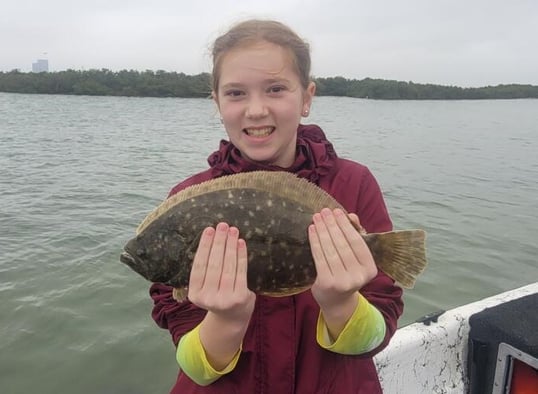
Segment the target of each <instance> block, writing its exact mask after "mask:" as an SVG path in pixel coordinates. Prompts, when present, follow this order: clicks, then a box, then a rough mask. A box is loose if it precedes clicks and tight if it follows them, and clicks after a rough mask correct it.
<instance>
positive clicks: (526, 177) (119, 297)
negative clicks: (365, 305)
mask: <svg viewBox="0 0 538 394" xmlns="http://www.w3.org/2000/svg"><path fill="white" fill-rule="evenodd" d="M312 112H313V114H312V116H311V117H310V118H309V121H311V122H314V123H318V124H320V125H321V126H322V127H323V128H324V129H325V130H326V132H327V134H328V135H329V137H330V139H331V140H332V141H333V143H334V145H335V148H336V150H337V152H338V153H339V154H340V155H341V156H345V157H348V158H351V159H354V160H356V161H359V162H362V163H365V164H367V165H368V166H369V167H370V168H371V170H372V171H373V172H374V174H375V176H376V177H377V179H378V181H379V183H380V184H381V187H382V189H383V190H384V193H385V197H386V202H387V205H388V207H389V211H390V213H391V216H392V218H393V222H394V225H395V227H396V228H414V227H415V228H424V229H426V230H427V231H428V241H427V242H428V257H429V261H430V266H429V268H428V270H427V271H426V272H425V274H423V276H421V277H420V279H419V281H418V283H417V286H416V288H415V289H414V290H412V291H409V292H407V293H406V296H405V301H406V311H405V314H404V316H403V318H402V319H401V322H400V323H401V325H404V324H407V323H410V322H413V321H414V320H415V319H417V318H418V317H420V316H422V315H424V314H426V313H429V312H432V311H436V310H439V309H449V308H452V307H455V306H458V305H461V304H464V303H467V302H471V301H475V300H478V299H480V298H483V297H486V296H489V295H493V294H495V293H498V292H501V291H504V290H509V289H512V288H515V287H519V286H522V285H525V284H528V283H531V282H534V281H536V280H538V268H537V267H538V261H537V259H536V256H537V255H538V246H537V244H536V242H535V239H536V233H537V227H538V226H537V225H536V221H537V218H538V215H537V213H538V198H537V196H538V183H537V181H536V180H537V179H538V100H506V101H449V102H447V101H425V102H414V101H371V100H360V99H349V98H317V99H316V100H315V102H314V106H313V111H312ZM223 135H224V134H223V130H222V126H221V125H220V122H219V120H218V115H217V113H216V111H215V108H214V106H213V104H212V102H211V101H210V100H189V99H153V98H105V97H68V96H41V95H15V94H1V93H0V300H1V302H0V392H1V393H10V394H11V393H16V394H18V393H28V392H34V391H39V392H41V393H64V392H76V393H111V394H112V393H133V394H137V393H164V392H167V390H168V389H169V387H170V386H171V385H172V384H173V382H174V380H175V376H176V372H177V367H176V364H175V359H174V348H173V345H172V342H171V340H170V338H169V335H168V332H166V331H164V330H160V329H159V328H158V327H157V326H156V325H155V324H154V323H153V321H152V320H151V317H150V312H151V306H152V302H151V300H150V299H149V296H148V292H147V290H148V283H147V282H146V281H145V280H144V279H142V278H140V277H139V276H138V275H136V274H135V273H134V272H132V271H130V270H129V269H128V268H127V267H125V266H123V265H122V264H120V263H119V262H118V255H119V252H120V249H121V247H122V246H123V244H124V242H125V241H126V240H127V239H128V238H129V237H130V236H131V235H132V233H133V231H134V229H135V227H136V226H137V225H138V223H139V222H140V220H141V219H142V218H143V217H144V216H145V214H146V213H147V212H149V211H150V210H151V209H153V207H155V206H156V205H157V204H158V203H159V202H160V201H162V199H163V198H164V197H165V196H166V194H167V192H168V190H169V189H170V188H171V187H172V186H173V185H175V184H176V183H177V182H178V181H179V180H182V179H183V178H185V177H186V176H188V175H190V174H192V173H194V172H196V171H200V170H202V169H204V168H206V161H205V160H206V157H207V156H208V154H209V153H211V152H212V151H213V150H214V149H215V148H216V147H217V141H218V140H219V139H220V138H221V137H223Z"/></svg>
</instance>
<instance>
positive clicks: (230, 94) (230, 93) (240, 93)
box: [224, 89, 245, 98]
mask: <svg viewBox="0 0 538 394" xmlns="http://www.w3.org/2000/svg"><path fill="white" fill-rule="evenodd" d="M244 94H245V92H243V91H242V90H239V89H230V90H226V91H225V92H224V95H225V96H228V97H232V98H237V97H241V96H243V95H244Z"/></svg>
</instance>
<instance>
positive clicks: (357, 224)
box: [348, 213, 367, 235]
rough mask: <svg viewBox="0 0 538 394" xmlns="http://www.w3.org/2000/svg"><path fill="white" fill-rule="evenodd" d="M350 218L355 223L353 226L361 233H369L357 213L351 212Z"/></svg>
mask: <svg viewBox="0 0 538 394" xmlns="http://www.w3.org/2000/svg"><path fill="white" fill-rule="evenodd" d="M348 218H349V220H350V222H351V223H352V224H353V227H355V229H356V230H357V231H358V232H359V233H360V234H361V235H365V234H366V233H367V232H366V230H365V229H364V227H362V225H361V222H360V220H359V217H358V216H357V215H356V214H355V213H349V214H348Z"/></svg>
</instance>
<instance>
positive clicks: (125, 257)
mask: <svg viewBox="0 0 538 394" xmlns="http://www.w3.org/2000/svg"><path fill="white" fill-rule="evenodd" d="M120 261H121V262H122V263H123V264H127V265H128V266H129V267H135V266H136V259H135V258H134V257H133V255H132V254H131V253H129V252H127V251H124V252H122V254H121V255H120Z"/></svg>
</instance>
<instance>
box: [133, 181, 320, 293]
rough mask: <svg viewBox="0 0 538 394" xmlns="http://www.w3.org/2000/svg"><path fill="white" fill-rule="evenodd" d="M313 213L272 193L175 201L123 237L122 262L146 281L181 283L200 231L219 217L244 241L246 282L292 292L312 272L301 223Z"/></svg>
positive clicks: (262, 289) (224, 193) (224, 194)
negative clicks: (128, 258)
mask: <svg viewBox="0 0 538 394" xmlns="http://www.w3.org/2000/svg"><path fill="white" fill-rule="evenodd" d="M313 214H314V212H308V211H306V210H305V207H304V206H302V205H299V204H297V203H296V202H294V201H290V200H287V199H284V198H282V197H279V196H276V195H275V194H274V193H268V192H263V191H259V190H253V189H236V190H220V191H215V192H211V193H207V194H203V195H201V196H198V197H195V198H192V199H189V200H188V201H185V202H182V203H181V204H177V205H176V206H174V207H172V208H171V209H169V210H168V211H167V212H166V213H164V214H163V215H161V216H160V217H158V218H157V219H156V220H155V221H154V222H152V223H151V224H150V225H149V226H148V227H147V228H146V229H145V230H144V231H143V232H142V233H141V234H139V235H138V236H137V237H136V238H133V239H132V240H131V241H129V242H128V243H127V245H126V247H125V251H126V252H128V253H129V254H131V256H133V257H134V259H133V261H132V262H128V263H127V264H128V265H130V266H131V268H133V269H134V270H135V271H136V272H138V273H140V274H141V275H142V276H144V277H145V278H146V279H148V280H150V281H152V282H162V283H166V284H169V285H171V286H173V287H180V288H181V287H186V286H187V285H188V282H189V276H190V269H191V266H192V260H193V259H194V255H195V253H196V250H197V248H198V242H199V239H200V236H201V233H202V231H203V230H204V229H205V228H206V227H209V226H212V227H215V226H216V225H217V224H218V223H219V222H226V223H228V224H229V225H230V226H236V227H237V228H238V229H239V232H240V237H241V238H243V239H244V240H245V241H246V243H247V249H248V261H249V266H248V270H247V275H248V279H247V281H248V286H249V288H250V289H251V290H253V291H255V292H258V293H282V294H286V293H295V292H297V291H300V290H301V289H302V288H306V287H308V286H310V285H311V284H312V283H313V282H314V280H315V278H316V271H315V266H314V262H313V260H312V255H311V251H310V245H309V242H308V235H307V228H308V225H309V224H310V223H311V222H312V215H313Z"/></svg>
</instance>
